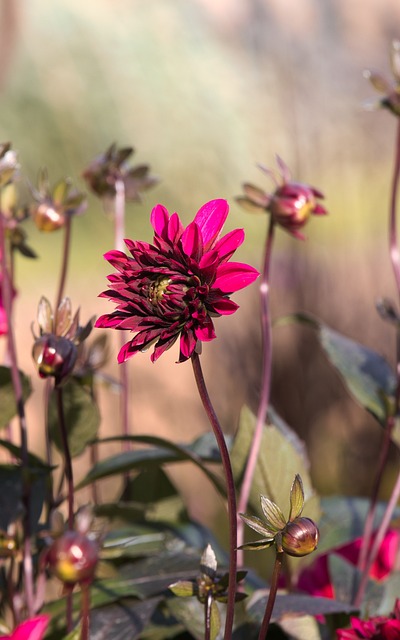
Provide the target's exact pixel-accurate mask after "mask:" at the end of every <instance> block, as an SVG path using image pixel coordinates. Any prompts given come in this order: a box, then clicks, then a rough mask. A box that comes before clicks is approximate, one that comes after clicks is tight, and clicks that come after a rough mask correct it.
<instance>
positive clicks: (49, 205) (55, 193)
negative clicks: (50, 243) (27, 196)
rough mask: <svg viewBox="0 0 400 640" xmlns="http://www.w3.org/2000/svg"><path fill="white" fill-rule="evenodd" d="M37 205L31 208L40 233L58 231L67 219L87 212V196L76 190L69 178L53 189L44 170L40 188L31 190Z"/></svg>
mask: <svg viewBox="0 0 400 640" xmlns="http://www.w3.org/2000/svg"><path fill="white" fill-rule="evenodd" d="M31 191H32V195H33V197H34V199H35V200H36V204H35V205H33V206H32V207H31V215H32V218H33V221H34V223H35V225H36V226H37V228H38V229H39V231H57V229H60V228H61V227H63V226H64V225H65V224H66V221H67V218H69V217H71V216H73V215H79V214H80V213H83V211H85V209H86V206H87V203H86V195H85V194H84V193H81V192H79V191H77V190H76V189H74V187H73V186H72V182H71V180H70V179H69V178H65V179H62V180H60V181H59V182H58V183H57V184H56V185H55V186H54V188H53V189H51V188H50V183H49V179H48V175H47V171H46V170H45V169H42V171H41V172H40V174H39V178H38V188H37V189H33V188H31Z"/></svg>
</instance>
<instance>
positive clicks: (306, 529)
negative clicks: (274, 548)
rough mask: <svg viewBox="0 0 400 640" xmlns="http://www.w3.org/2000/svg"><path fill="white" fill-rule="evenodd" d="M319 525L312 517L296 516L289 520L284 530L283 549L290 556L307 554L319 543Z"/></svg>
mask: <svg viewBox="0 0 400 640" xmlns="http://www.w3.org/2000/svg"><path fill="white" fill-rule="evenodd" d="M318 540H319V531H318V527H317V525H316V524H315V522H313V521H312V520H310V518H296V519H295V520H293V521H292V522H288V523H287V525H286V527H285V528H284V530H283V532H282V540H281V541H282V549H283V551H284V552H285V553H287V554H288V555H289V556H295V557H301V556H307V555H308V554H309V553H312V552H313V551H315V549H316V548H317V545H318Z"/></svg>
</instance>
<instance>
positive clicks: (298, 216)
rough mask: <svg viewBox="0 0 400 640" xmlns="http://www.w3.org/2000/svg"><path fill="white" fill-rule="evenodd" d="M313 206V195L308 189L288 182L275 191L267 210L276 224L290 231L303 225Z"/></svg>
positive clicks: (314, 204) (314, 203)
mask: <svg viewBox="0 0 400 640" xmlns="http://www.w3.org/2000/svg"><path fill="white" fill-rule="evenodd" d="M315 206H316V201H315V195H314V193H313V191H312V189H311V188H310V187H307V186H306V185H302V184H298V183H296V182H288V183H285V184H283V185H282V186H281V187H279V188H278V189H277V190H276V191H275V193H274V194H273V196H272V198H271V202H270V204H269V207H268V208H269V211H270V212H271V215H272V217H273V218H274V219H275V221H276V222H277V224H279V225H281V226H282V227H285V228H287V229H288V230H289V231H290V230H291V229H293V230H296V229H299V228H301V227H302V226H303V225H305V223H306V222H307V220H308V218H309V217H310V215H311V213H313V211H314V209H315Z"/></svg>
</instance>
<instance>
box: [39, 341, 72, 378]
mask: <svg viewBox="0 0 400 640" xmlns="http://www.w3.org/2000/svg"><path fill="white" fill-rule="evenodd" d="M77 353H78V351H77V347H76V345H75V344H74V343H73V342H71V340H68V339H67V338H63V337H61V336H54V335H50V334H44V335H42V336H41V337H40V338H37V339H36V340H35V343H34V345H33V349H32V356H33V359H34V361H35V363H36V366H37V369H38V371H39V375H40V377H41V378H49V377H53V378H56V381H57V382H60V381H61V380H62V379H63V378H66V377H67V376H68V375H69V374H70V373H71V371H72V369H73V368H74V364H75V362H76V358H77Z"/></svg>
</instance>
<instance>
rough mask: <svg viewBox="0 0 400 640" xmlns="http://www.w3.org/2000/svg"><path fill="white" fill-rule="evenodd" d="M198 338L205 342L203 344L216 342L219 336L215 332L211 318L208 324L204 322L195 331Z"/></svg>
mask: <svg viewBox="0 0 400 640" xmlns="http://www.w3.org/2000/svg"><path fill="white" fill-rule="evenodd" d="M195 334H196V338H197V339H198V340H203V342H210V340H214V338H216V337H217V336H216V335H215V331H214V324H213V321H212V320H211V318H209V319H208V322H203V324H202V325H201V326H200V327H198V328H197V329H195Z"/></svg>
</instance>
